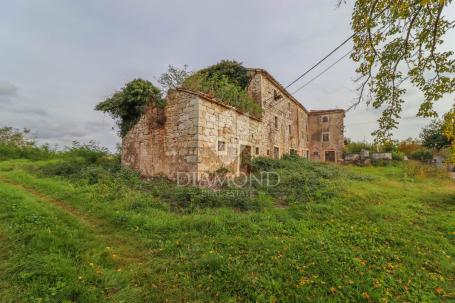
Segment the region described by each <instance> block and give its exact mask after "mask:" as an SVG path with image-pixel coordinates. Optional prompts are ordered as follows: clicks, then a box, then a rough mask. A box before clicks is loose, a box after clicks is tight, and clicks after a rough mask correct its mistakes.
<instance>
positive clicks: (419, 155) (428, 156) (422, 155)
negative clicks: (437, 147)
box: [411, 149, 433, 161]
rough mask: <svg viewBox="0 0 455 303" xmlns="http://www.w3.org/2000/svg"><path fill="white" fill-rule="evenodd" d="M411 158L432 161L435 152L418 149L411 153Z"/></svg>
mask: <svg viewBox="0 0 455 303" xmlns="http://www.w3.org/2000/svg"><path fill="white" fill-rule="evenodd" d="M411 159H413V160H418V161H430V160H432V159H433V154H432V152H431V151H429V150H424V149H421V150H416V151H415V152H412V153H411Z"/></svg>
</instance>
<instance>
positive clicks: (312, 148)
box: [122, 69, 345, 180]
mask: <svg viewBox="0 0 455 303" xmlns="http://www.w3.org/2000/svg"><path fill="white" fill-rule="evenodd" d="M249 73H250V76H251V81H250V84H249V87H248V93H249V94H250V96H251V97H252V98H253V99H254V100H255V102H257V103H258V104H259V105H260V106H261V108H262V115H261V117H260V118H258V117H254V116H252V115H249V114H248V113H244V112H242V111H240V110H238V109H236V108H234V107H231V106H229V105H226V104H225V103H223V102H221V101H220V100H217V99H215V98H213V97H212V96H208V95H206V94H204V93H200V92H195V91H189V90H186V89H182V88H179V89H175V90H170V91H169V92H168V96H167V100H166V106H165V108H164V109H159V108H156V107H154V106H149V107H148V108H147V110H146V112H145V114H144V115H143V116H142V117H141V118H140V120H139V121H138V123H137V124H136V125H135V126H134V127H133V128H132V129H131V130H130V131H129V132H128V134H127V135H126V136H125V137H124V138H123V142H122V147H123V148H122V163H123V164H124V165H126V166H129V167H131V168H133V169H135V170H137V171H139V172H140V173H141V174H142V175H143V176H158V175H161V176H166V177H168V178H170V179H173V180H176V179H177V178H178V177H179V174H182V173H184V174H186V175H191V178H192V179H193V180H199V179H201V178H202V177H203V176H204V175H206V174H213V173H214V172H216V171H219V170H220V169H222V170H225V171H228V172H229V173H230V174H231V175H239V174H241V173H242V172H245V173H248V169H249V166H248V160H250V159H251V158H253V157H258V156H263V157H272V158H280V157H282V156H283V155H285V154H296V155H299V156H301V157H305V158H308V159H311V160H319V161H330V162H334V163H336V162H339V161H340V160H341V159H342V155H343V147H344V136H343V120H344V116H345V113H344V110H341V109H334V110H317V111H309V110H307V109H306V108H305V107H304V106H303V105H302V104H301V103H300V102H299V101H297V100H296V99H295V98H294V97H293V96H292V95H291V94H289V93H288V92H287V91H286V90H285V89H284V87H283V86H282V85H281V84H279V83H278V81H276V80H275V79H274V78H273V77H272V76H271V75H270V74H269V73H268V72H267V71H265V70H263V69H249Z"/></svg>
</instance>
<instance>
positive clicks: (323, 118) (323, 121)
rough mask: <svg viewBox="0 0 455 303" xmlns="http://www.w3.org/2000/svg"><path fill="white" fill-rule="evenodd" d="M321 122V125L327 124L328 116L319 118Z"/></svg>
mask: <svg viewBox="0 0 455 303" xmlns="http://www.w3.org/2000/svg"><path fill="white" fill-rule="evenodd" d="M321 121H322V123H327V122H329V116H327V115H326V116H322V117H321Z"/></svg>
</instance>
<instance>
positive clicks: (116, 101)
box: [95, 79, 165, 137]
mask: <svg viewBox="0 0 455 303" xmlns="http://www.w3.org/2000/svg"><path fill="white" fill-rule="evenodd" d="M150 102H154V103H155V104H156V105H157V106H159V107H163V106H164V103H165V101H164V99H163V98H162V96H161V91H160V89H158V88H157V87H155V86H154V85H153V84H152V83H151V82H150V81H147V80H143V79H134V80H133V81H131V82H128V83H127V84H126V85H125V86H124V87H123V88H122V89H121V90H120V91H117V92H115V93H114V94H113V95H112V96H111V97H109V98H107V99H106V100H104V101H103V102H100V103H98V104H97V105H96V107H95V109H96V110H98V111H102V112H105V113H108V114H109V115H110V116H111V117H112V118H113V119H114V120H115V122H116V124H117V126H118V127H119V133H120V136H121V137H124V136H125V135H126V134H127V133H128V131H129V130H130V129H131V128H132V127H133V126H134V125H135V124H136V122H137V121H138V120H139V118H140V117H141V115H142V114H143V113H144V111H145V109H146V107H147V105H149V104H150Z"/></svg>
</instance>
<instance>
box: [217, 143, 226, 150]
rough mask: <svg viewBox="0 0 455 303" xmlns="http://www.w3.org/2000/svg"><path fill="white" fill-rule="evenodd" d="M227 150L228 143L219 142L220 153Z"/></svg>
mask: <svg viewBox="0 0 455 303" xmlns="http://www.w3.org/2000/svg"><path fill="white" fill-rule="evenodd" d="M225 150H226V142H224V141H218V151H225Z"/></svg>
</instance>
